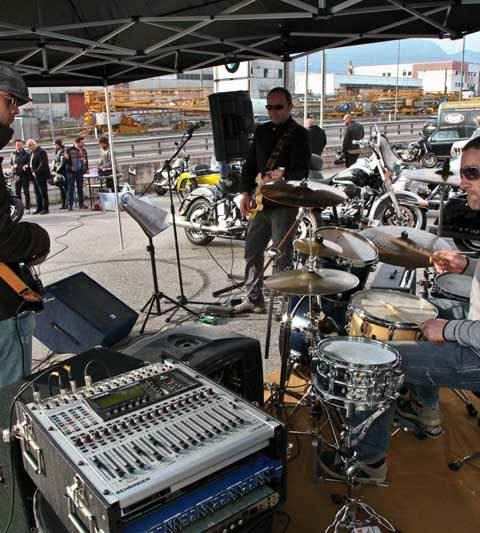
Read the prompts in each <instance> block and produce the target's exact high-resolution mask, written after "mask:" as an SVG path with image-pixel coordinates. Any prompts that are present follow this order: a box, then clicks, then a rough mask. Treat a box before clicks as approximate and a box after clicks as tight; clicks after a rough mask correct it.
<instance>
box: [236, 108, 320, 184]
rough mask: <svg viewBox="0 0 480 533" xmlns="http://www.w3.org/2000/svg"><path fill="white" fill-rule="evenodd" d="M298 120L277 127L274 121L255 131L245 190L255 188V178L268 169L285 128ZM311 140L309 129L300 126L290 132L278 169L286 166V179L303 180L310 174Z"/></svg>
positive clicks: (245, 179)
mask: <svg viewBox="0 0 480 533" xmlns="http://www.w3.org/2000/svg"><path fill="white" fill-rule="evenodd" d="M294 122H295V121H294V120H293V119H292V118H291V117H290V118H289V119H288V120H287V121H286V122H285V123H284V124H281V125H280V126H275V125H274V124H273V123H272V122H267V123H266V124H260V126H257V128H256V130H255V136H254V139H253V143H252V145H251V146H250V150H249V152H248V156H247V160H246V162H245V164H244V165H243V169H242V184H241V192H249V193H251V192H253V191H254V190H255V178H256V176H257V174H258V173H259V172H264V171H265V170H266V168H265V167H266V164H267V161H268V160H269V158H270V156H271V154H272V152H273V149H274V148H275V145H276V143H277V141H278V139H280V137H281V136H282V135H283V133H284V131H285V130H286V129H287V128H288V127H289V126H290V124H292V123H294ZM310 157H311V151H310V142H309V140H308V134H307V130H306V129H305V128H304V127H303V126H300V125H298V124H297V125H296V127H295V129H294V130H293V131H292V132H291V133H290V135H289V137H288V139H287V140H286V142H285V144H284V145H283V148H282V149H281V151H280V153H279V155H278V158H277V162H276V164H275V168H278V167H284V168H285V180H301V179H303V178H306V177H307V176H308V169H309V167H310Z"/></svg>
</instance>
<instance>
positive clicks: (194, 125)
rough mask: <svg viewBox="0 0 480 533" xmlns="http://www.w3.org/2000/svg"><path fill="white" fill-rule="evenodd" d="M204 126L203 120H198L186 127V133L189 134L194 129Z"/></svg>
mask: <svg viewBox="0 0 480 533" xmlns="http://www.w3.org/2000/svg"><path fill="white" fill-rule="evenodd" d="M203 126H205V122H203V120H199V121H198V122H197V123H196V124H192V125H191V126H190V127H189V128H187V133H189V134H191V133H193V132H194V131H195V130H198V128H203Z"/></svg>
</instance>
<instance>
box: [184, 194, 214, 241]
mask: <svg viewBox="0 0 480 533" xmlns="http://www.w3.org/2000/svg"><path fill="white" fill-rule="evenodd" d="M209 211H210V202H209V201H208V200H205V198H198V199H197V200H195V201H193V202H192V203H191V204H190V206H189V208H188V209H187V213H186V215H185V219H186V220H187V221H188V222H197V223H201V222H205V221H207V220H208V214H209ZM185 235H186V236H187V239H188V240H189V241H190V242H191V243H192V244H195V245H197V246H206V245H207V244H209V243H211V242H212V241H213V239H214V238H215V237H213V236H212V235H208V234H206V233H205V232H203V231H198V230H193V229H187V228H185Z"/></svg>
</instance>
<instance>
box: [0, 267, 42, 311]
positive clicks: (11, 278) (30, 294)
mask: <svg viewBox="0 0 480 533" xmlns="http://www.w3.org/2000/svg"><path fill="white" fill-rule="evenodd" d="M0 278H1V279H3V281H5V283H6V284H7V285H8V286H9V287H10V288H12V289H13V290H14V291H15V292H16V293H17V294H18V295H19V296H20V298H23V299H24V300H25V301H27V302H41V301H42V297H41V296H40V295H39V294H37V293H36V292H35V291H32V289H31V288H30V287H28V285H26V284H25V283H24V282H23V281H22V280H21V278H20V277H19V276H18V275H17V274H15V272H14V271H13V270H12V269H11V268H10V267H9V266H7V265H6V264H5V263H1V262H0Z"/></svg>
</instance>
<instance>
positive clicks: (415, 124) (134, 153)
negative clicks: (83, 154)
mask: <svg viewBox="0 0 480 533" xmlns="http://www.w3.org/2000/svg"><path fill="white" fill-rule="evenodd" d="M359 122H361V123H362V125H363V127H364V128H365V133H366V134H369V133H370V132H371V131H372V130H373V129H374V127H375V126H376V127H377V128H378V129H379V131H380V133H384V134H385V135H386V136H387V137H388V139H389V140H390V142H408V141H411V140H414V139H416V138H417V136H418V133H419V132H420V131H421V129H422V125H423V123H424V121H423V120H418V119H416V120H397V121H391V122H383V121H367V122H364V121H359ZM324 129H325V132H326V134H327V145H328V146H332V147H340V146H341V139H342V136H343V131H344V126H343V125H342V124H338V123H337V124H326V125H325V127H324ZM181 137H182V135H181V134H176V135H162V136H157V137H152V136H145V137H130V138H126V139H122V138H118V137H116V138H115V156H116V159H117V162H118V163H119V164H132V165H133V164H135V163H144V162H152V161H162V160H163V159H168V158H169V157H170V156H171V155H172V154H173V153H174V151H175V142H177V141H180V139H181ZM43 148H45V149H46V150H47V153H48V157H49V160H50V161H52V159H53V149H52V148H50V147H47V146H45V145H44V146H43ZM85 148H86V150H87V152H88V159H89V162H90V166H95V164H96V163H97V161H98V160H99V159H100V151H99V147H98V143H97V142H87V143H85ZM12 150H13V147H11V148H9V149H3V150H1V151H0V156H2V157H4V158H5V164H9V162H10V155H11V153H12ZM186 150H187V152H188V153H189V154H190V156H191V157H192V159H195V158H198V157H208V156H211V155H213V153H214V145H213V135H212V133H211V132H196V133H195V134H194V136H193V138H192V140H191V141H190V142H189V143H188V145H187V146H186Z"/></svg>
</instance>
